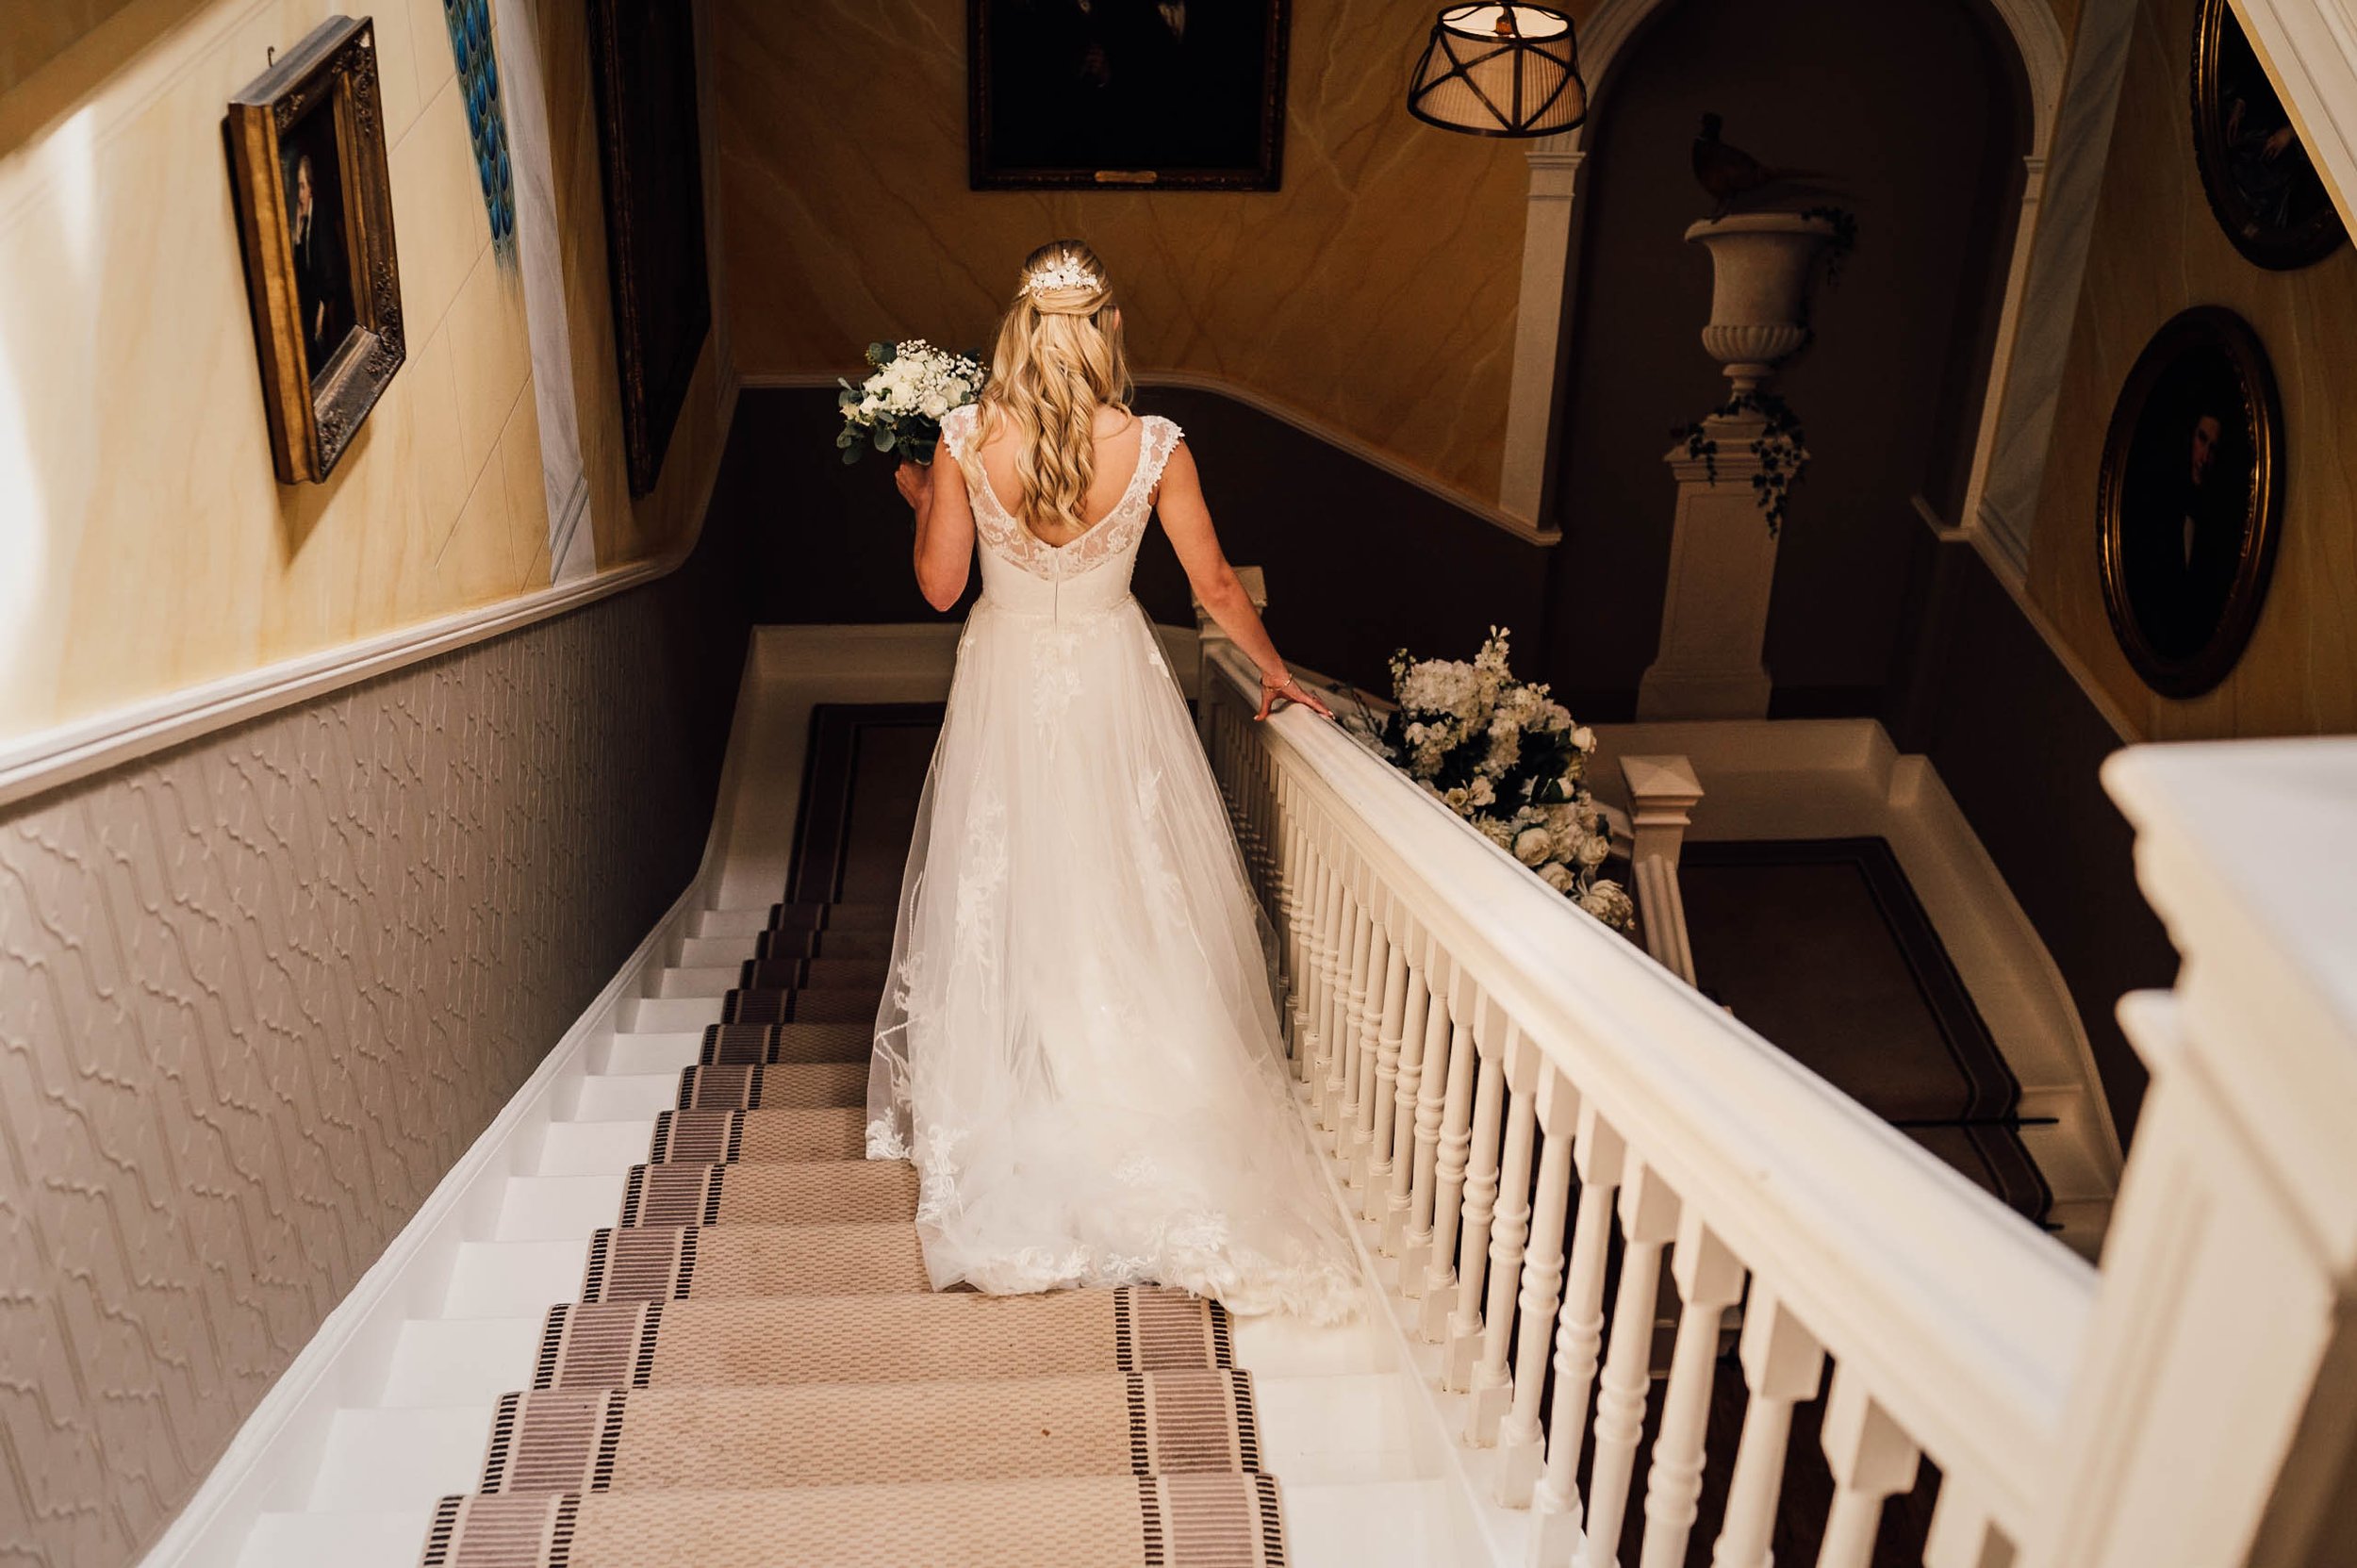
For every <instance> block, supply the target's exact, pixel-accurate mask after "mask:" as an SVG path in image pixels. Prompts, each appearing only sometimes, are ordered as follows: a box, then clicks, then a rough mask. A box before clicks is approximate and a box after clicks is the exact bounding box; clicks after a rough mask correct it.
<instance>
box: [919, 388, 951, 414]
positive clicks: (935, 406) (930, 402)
mask: <svg viewBox="0 0 2357 1568" xmlns="http://www.w3.org/2000/svg"><path fill="white" fill-rule="evenodd" d="M919 406H921V407H922V408H923V409H924V410H925V417H926V418H927V419H929V420H937V419H939V418H941V416H942V415H944V414H947V413H948V411H949V400H948V399H947V398H945V397H943V396H942V395H941V394H940V393H939V392H930V393H928V394H926V397H925V401H924V403H923V404H920V405H919Z"/></svg>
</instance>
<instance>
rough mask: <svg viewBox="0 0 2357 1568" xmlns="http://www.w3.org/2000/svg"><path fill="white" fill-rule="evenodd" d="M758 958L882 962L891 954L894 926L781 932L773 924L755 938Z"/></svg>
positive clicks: (754, 943)
mask: <svg viewBox="0 0 2357 1568" xmlns="http://www.w3.org/2000/svg"><path fill="white" fill-rule="evenodd" d="M753 956H754V957H755V958H765V959H775V958H865V959H873V960H878V961H882V960H883V959H887V958H890V957H891V956H892V928H891V927H890V926H889V925H879V926H875V927H873V928H870V929H868V930H865V931H862V930H857V929H853V930H849V931H829V930H827V929H826V928H824V927H823V926H815V927H813V928H811V929H810V930H808V931H780V930H777V929H776V928H774V927H772V928H771V929H770V930H768V931H765V932H761V933H758V934H756V935H755V936H754V938H753Z"/></svg>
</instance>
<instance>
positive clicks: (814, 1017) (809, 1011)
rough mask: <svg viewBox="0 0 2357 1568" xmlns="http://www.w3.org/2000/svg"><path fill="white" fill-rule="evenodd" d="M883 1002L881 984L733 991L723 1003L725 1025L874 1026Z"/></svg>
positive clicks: (721, 1005) (721, 1017)
mask: <svg viewBox="0 0 2357 1568" xmlns="http://www.w3.org/2000/svg"><path fill="white" fill-rule="evenodd" d="M882 1000H883V992H882V987H881V986H879V985H870V986H866V987H864V988H863V987H859V986H847V987H840V988H838V987H828V988H825V989H819V988H816V987H814V988H810V989H805V990H764V989H758V988H756V989H750V990H749V989H746V988H745V987H742V986H739V987H738V988H737V989H735V990H733V991H731V992H730V993H729V994H728V995H727V996H726V997H725V998H723V999H722V1000H721V1003H720V1021H721V1022H722V1023H724V1024H851V1023H857V1024H872V1023H874V1022H875V1021H876V1007H877V1004H878V1003H880V1002H881V1001H882Z"/></svg>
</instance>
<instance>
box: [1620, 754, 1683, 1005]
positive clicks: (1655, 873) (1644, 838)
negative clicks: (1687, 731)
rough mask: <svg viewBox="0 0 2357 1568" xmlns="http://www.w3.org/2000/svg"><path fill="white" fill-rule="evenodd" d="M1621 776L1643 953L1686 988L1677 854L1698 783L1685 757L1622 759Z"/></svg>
mask: <svg viewBox="0 0 2357 1568" xmlns="http://www.w3.org/2000/svg"><path fill="white" fill-rule="evenodd" d="M1621 777H1622V779H1623V780H1624V781H1625V782H1626V784H1627V785H1628V819H1629V827H1630V829H1631V832H1632V834H1633V836H1634V837H1635V839H1636V843H1635V845H1634V846H1633V847H1632V848H1631V849H1630V850H1629V870H1630V877H1631V880H1633V881H1634V882H1635V883H1637V887H1636V893H1637V914H1638V917H1639V918H1640V920H1641V921H1642V922H1643V924H1644V929H1645V950H1646V951H1647V952H1649V953H1651V954H1653V956H1654V961H1655V962H1656V963H1657V964H1659V965H1660V966H1662V967H1663V968H1665V969H1667V970H1669V971H1670V972H1671V973H1672V974H1673V975H1675V976H1677V977H1678V978H1679V979H1680V980H1682V981H1684V982H1686V983H1687V984H1689V985H1691V984H1693V983H1694V949H1693V947H1692V945H1691V944H1690V943H1689V941H1688V940H1687V935H1686V900H1685V896H1684V895H1683V894H1681V893H1680V892H1679V891H1678V854H1679V852H1680V851H1681V850H1683V849H1684V848H1685V845H1686V830H1687V829H1688V828H1689V826H1691V825H1692V823H1693V816H1692V813H1693V810H1694V807H1695V806H1696V805H1698V804H1700V803H1701V801H1702V798H1703V786H1702V782H1701V781H1700V780H1699V779H1697V778H1695V777H1694V766H1693V764H1691V763H1689V762H1688V761H1687V760H1686V759H1685V758H1684V757H1675V756H1661V757H1623V758H1622V759H1621Z"/></svg>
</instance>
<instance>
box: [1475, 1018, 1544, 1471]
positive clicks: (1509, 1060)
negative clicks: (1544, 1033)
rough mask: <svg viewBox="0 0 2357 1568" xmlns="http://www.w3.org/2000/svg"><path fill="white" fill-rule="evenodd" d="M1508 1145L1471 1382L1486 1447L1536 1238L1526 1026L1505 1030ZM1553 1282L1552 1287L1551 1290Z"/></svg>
mask: <svg viewBox="0 0 2357 1568" xmlns="http://www.w3.org/2000/svg"><path fill="white" fill-rule="evenodd" d="M1503 1054H1504V1056H1505V1058H1506V1144H1505V1152H1504V1153H1503V1154H1502V1155H1501V1156H1500V1157H1499V1160H1498V1192H1497V1204H1496V1207H1495V1208H1494V1209H1493V1210H1492V1213H1491V1216H1490V1280H1489V1295H1488V1299H1487V1300H1486V1301H1485V1302H1484V1303H1483V1305H1482V1311H1481V1334H1480V1341H1481V1343H1480V1345H1479V1359H1478V1360H1477V1361H1476V1362H1475V1363H1474V1373H1473V1378H1472V1382H1471V1385H1470V1390H1471V1393H1472V1394H1473V1404H1472V1408H1471V1410H1470V1411H1467V1414H1466V1420H1465V1441H1466V1442H1467V1443H1470V1444H1473V1445H1474V1446H1475V1447H1477V1448H1487V1447H1488V1446H1490V1445H1491V1444H1493V1443H1495V1442H1496V1441H1497V1440H1498V1423H1499V1422H1500V1421H1501V1420H1503V1419H1504V1418H1505V1416H1506V1408H1507V1406H1508V1404H1510V1403H1512V1401H1513V1397H1514V1388H1513V1384H1512V1382H1511V1381H1510V1378H1511V1374H1509V1373H1508V1371H1507V1366H1506V1357H1507V1352H1508V1350H1510V1349H1511V1348H1512V1347H1513V1343H1514V1293H1515V1291H1516V1290H1517V1289H1518V1288H1519V1287H1520V1286H1521V1284H1522V1270H1523V1245H1524V1243H1525V1242H1526V1241H1528V1240H1529V1238H1530V1154H1531V1146H1532V1143H1533V1141H1534V1139H1535V1138H1536V1136H1537V1131H1538V1126H1539V1096H1538V1086H1539V1085H1538V1076H1539V1074H1538V1069H1539V1065H1540V1056H1539V1048H1537V1047H1536V1046H1534V1045H1532V1044H1531V1043H1530V1042H1529V1041H1528V1040H1526V1039H1525V1038H1524V1037H1523V1032H1522V1031H1521V1030H1520V1029H1519V1028H1516V1029H1508V1031H1507V1032H1506V1049H1505V1051H1504V1053H1503ZM1553 1292H1554V1287H1553V1286H1552V1285H1550V1286H1549V1287H1548V1293H1549V1294H1550V1295H1552V1294H1553Z"/></svg>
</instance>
